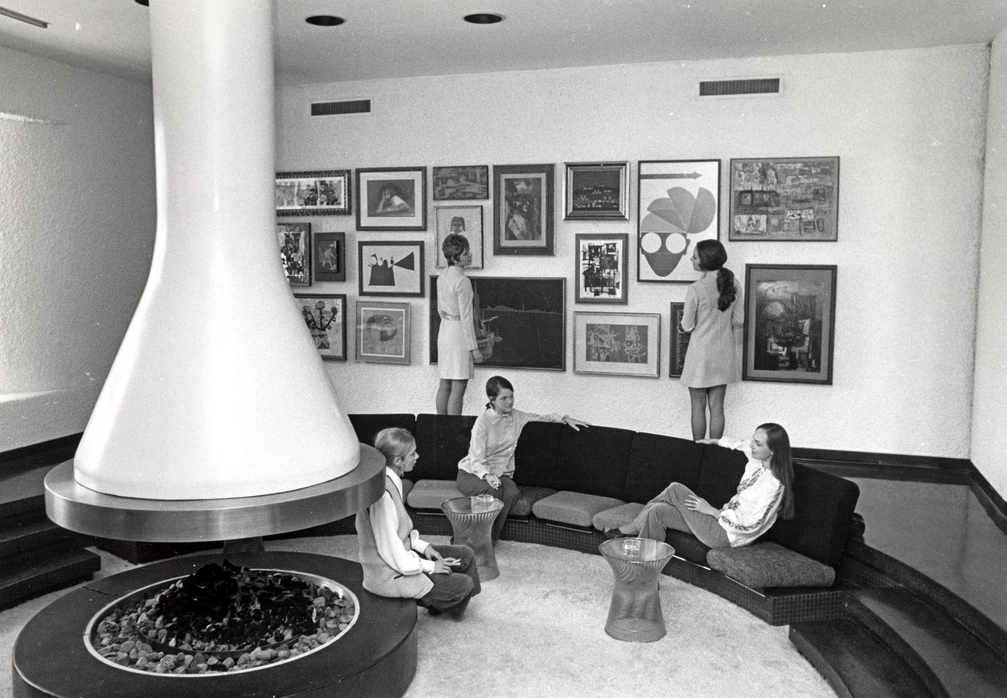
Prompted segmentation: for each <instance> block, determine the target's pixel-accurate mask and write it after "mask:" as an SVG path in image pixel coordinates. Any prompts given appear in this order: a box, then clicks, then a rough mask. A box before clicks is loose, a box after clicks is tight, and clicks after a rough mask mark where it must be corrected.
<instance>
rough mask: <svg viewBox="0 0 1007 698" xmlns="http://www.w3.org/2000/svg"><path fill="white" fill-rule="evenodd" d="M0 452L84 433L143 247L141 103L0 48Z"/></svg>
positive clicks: (138, 89)
mask: <svg viewBox="0 0 1007 698" xmlns="http://www.w3.org/2000/svg"><path fill="white" fill-rule="evenodd" d="M0 65H3V70H2V71H0V153H2V156H0V270H2V272H3V273H2V274H0V451H4V450H8V449H12V448H18V447H20V446H25V445H29V444H33V443H37V442H39V441H44V440H47V439H53V438H57V437H60V436H65V435H67V434H72V433H76V432H79V431H82V430H83V428H84V426H85V424H86V423H87V419H88V417H89V416H90V414H91V409H92V408H93V406H94V401H95V400H96V399H97V397H98V392H99V391H100V389H101V386H102V383H103V382H104V379H105V375H106V374H107V372H108V369H109V367H110V366H111V364H112V359H113V358H114V356H115V352H116V350H117V349H118V348H119V342H120V340H121V339H122V335H123V334H124V333H125V331H126V326H127V324H128V323H129V320H130V318H131V317H132V315H133V309H134V308H135V307H136V303H137V301H138V300H139V297H140V292H141V291H142V290H143V284H144V282H145V281H146V278H147V272H148V270H149V268H150V254H151V250H152V248H153V241H154V223H155V203H154V140H153V115H152V110H151V91H150V87H149V86H145V85H139V84H136V83H132V82H128V81H125V80H121V79H118V78H113V77H108V76H105V75H99V74H97V73H93V72H90V71H86V70H82V69H79V68H73V67H70V66H67V65H64V64H61V63H56V62H53V61H48V60H44V59H41V58H36V57H34V56H30V55H28V54H25V53H21V52H19V51H12V50H9V49H5V48H0Z"/></svg>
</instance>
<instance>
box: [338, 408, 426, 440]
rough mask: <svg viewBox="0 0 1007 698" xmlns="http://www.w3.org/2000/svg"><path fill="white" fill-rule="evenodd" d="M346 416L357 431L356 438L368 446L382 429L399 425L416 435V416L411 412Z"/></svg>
mask: <svg viewBox="0 0 1007 698" xmlns="http://www.w3.org/2000/svg"><path fill="white" fill-rule="evenodd" d="M347 417H349V418H350V424H352V425H353V431H355V432H356V433H357V440H358V441H359V442H360V443H362V444H367V445H368V446H373V445H374V437H375V436H377V435H378V432H379V431H381V430H382V429H388V428H391V427H399V428H400V429H405V430H406V431H408V432H409V433H410V434H412V435H414V436H415V435H416V417H415V416H413V415H411V414H398V413H391V414H350V415H347Z"/></svg>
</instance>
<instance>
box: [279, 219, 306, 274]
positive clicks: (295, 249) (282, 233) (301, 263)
mask: <svg viewBox="0 0 1007 698" xmlns="http://www.w3.org/2000/svg"><path fill="white" fill-rule="evenodd" d="M276 237H277V240H278V241H279V243H280V263H281V264H283V273H284V274H286V275H287V283H289V284H290V285H291V286H310V285H311V224H310V223H278V224H277V226H276Z"/></svg>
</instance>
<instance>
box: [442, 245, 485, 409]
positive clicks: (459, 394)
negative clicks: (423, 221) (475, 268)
mask: <svg viewBox="0 0 1007 698" xmlns="http://www.w3.org/2000/svg"><path fill="white" fill-rule="evenodd" d="M441 250H442V251H443V252H444V258H445V259H446V260H447V262H448V269H447V271H445V272H444V273H443V274H441V275H440V276H439V277H438V278H437V310H438V312H439V313H440V316H441V328H440V331H438V333H437V366H438V369H439V371H438V372H439V373H440V385H439V386H438V388H437V414H461V413H462V403H463V401H464V400H465V389H466V388H467V387H468V383H469V379H470V378H472V365H473V364H474V363H476V364H477V363H480V362H481V361H482V360H483V355H482V353H481V352H480V351H479V345H478V343H477V342H476V330H475V325H474V324H473V321H472V282H471V281H469V278H468V277H467V276H465V267H467V266H469V265H470V264H472V250H471V248H470V247H469V241H468V240H466V239H465V236H464V235H458V234H457V233H451V234H450V235H448V236H447V237H445V238H444V244H442V245H441Z"/></svg>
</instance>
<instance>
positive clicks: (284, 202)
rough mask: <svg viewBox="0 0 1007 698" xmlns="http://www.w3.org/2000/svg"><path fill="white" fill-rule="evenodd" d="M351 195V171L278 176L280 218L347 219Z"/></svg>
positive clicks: (277, 212)
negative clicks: (319, 217)
mask: <svg viewBox="0 0 1007 698" xmlns="http://www.w3.org/2000/svg"><path fill="white" fill-rule="evenodd" d="M351 194H352V190H351V188H350V170H314V171H311V172H277V173H276V189H275V198H276V215H277V216H345V215H348V214H349V213H350V205H351V203H352V201H351V199H352V198H353V197H352V196H351Z"/></svg>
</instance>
